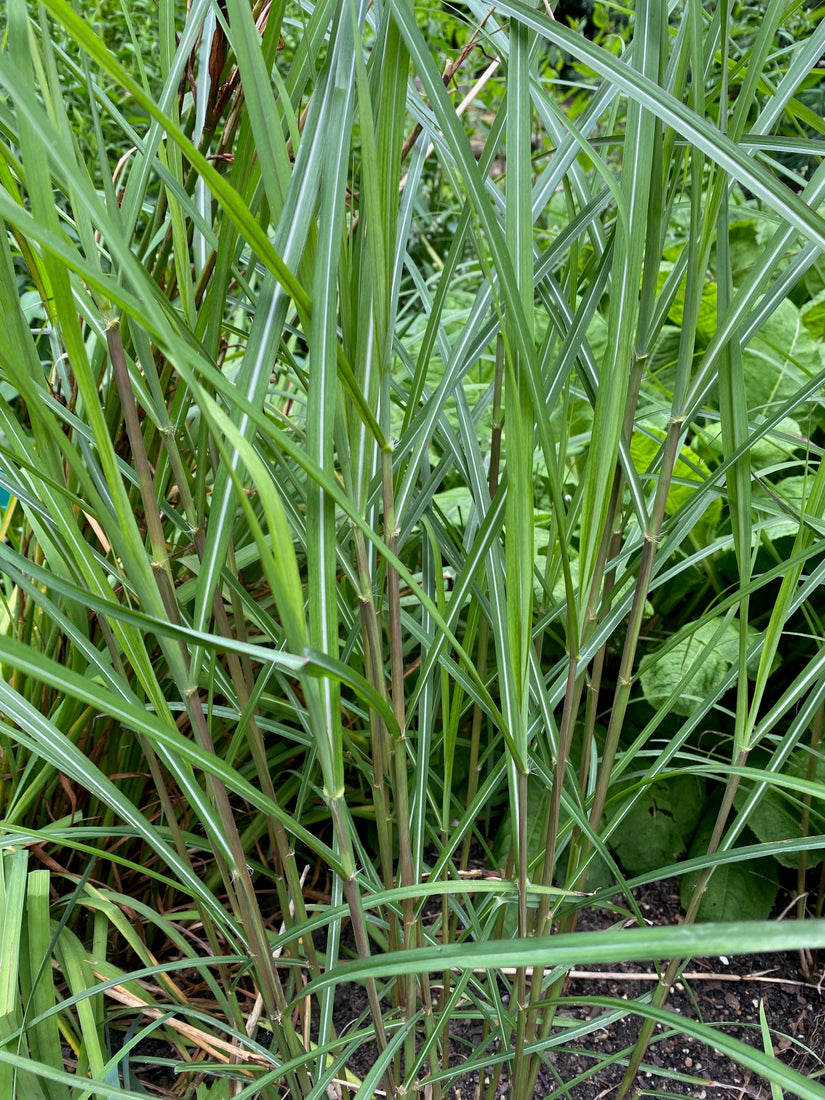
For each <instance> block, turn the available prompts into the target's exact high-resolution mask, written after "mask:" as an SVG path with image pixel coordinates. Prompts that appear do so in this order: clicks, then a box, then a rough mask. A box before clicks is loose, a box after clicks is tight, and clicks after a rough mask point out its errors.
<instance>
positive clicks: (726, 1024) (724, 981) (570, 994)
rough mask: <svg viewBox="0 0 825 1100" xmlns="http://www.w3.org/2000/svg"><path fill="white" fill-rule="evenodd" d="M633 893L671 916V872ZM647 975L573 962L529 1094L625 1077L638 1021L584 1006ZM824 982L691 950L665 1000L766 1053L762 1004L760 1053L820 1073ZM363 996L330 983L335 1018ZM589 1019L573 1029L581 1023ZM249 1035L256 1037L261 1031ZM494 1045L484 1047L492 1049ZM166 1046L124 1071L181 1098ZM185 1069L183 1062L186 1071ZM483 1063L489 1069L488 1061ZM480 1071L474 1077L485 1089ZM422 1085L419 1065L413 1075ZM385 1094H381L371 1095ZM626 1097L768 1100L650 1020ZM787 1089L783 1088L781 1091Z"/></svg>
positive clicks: (462, 1041) (589, 919)
mask: <svg viewBox="0 0 825 1100" xmlns="http://www.w3.org/2000/svg"><path fill="white" fill-rule="evenodd" d="M636 899H637V902H638V904H639V908H640V910H641V912H642V914H643V916H644V917H645V919H646V920H649V921H650V923H651V924H655V925H668V924H676V923H679V921H680V920H681V919H682V918H681V910H680V906H679V884H678V880H676V879H671V880H666V881H664V882H660V883H653V884H651V885H650V886H648V887H646V888H645V889H644V890H642V891H638V892H637V894H636ZM614 921H615V913H614V912H607V911H605V910H588V911H585V912H584V913H583V914H582V917H581V920H580V923H579V928H580V929H581V930H596V929H599V928H603V927H605V926H606V925H608V924H610V923H612V922H614ZM657 977H658V975H657V972H656V969H655V967H654V966H653V965H649V966H648V965H644V964H639V963H624V964H617V965H615V966H611V967H607V968H606V967H604V966H592V967H590V966H583V967H575V966H574V967H573V968H572V969H571V970H570V972H569V974H568V980H567V983H566V986H565V992H564V999H563V1003H562V1005H561V1007H560V1008H559V1009H558V1012H557V1017H556V1034H558V1035H559V1036H560V1037H561V1036H563V1035H564V1032H565V1031H570V1032H571V1035H572V1031H573V1029H575V1032H576V1037H575V1041H574V1040H573V1039H572V1038H571V1040H570V1041H569V1042H566V1043H565V1042H564V1041H563V1040H561V1041H560V1045H559V1046H558V1047H556V1048H554V1049H553V1050H552V1051H551V1052H550V1053H549V1055H548V1057H547V1059H546V1061H545V1064H544V1066H543V1068H542V1072H541V1074H540V1076H539V1080H538V1083H537V1085H536V1089H535V1092H534V1094H533V1100H546V1098H548V1097H551V1096H567V1097H569V1098H570V1100H608V1098H609V1097H611V1096H612V1095H615V1093H616V1090H617V1089H618V1086H619V1084H620V1083H621V1081H622V1078H623V1076H624V1071H625V1068H626V1065H627V1059H628V1056H629V1054H630V1051H631V1049H632V1047H633V1044H634V1042H635V1040H636V1037H637V1035H638V1033H639V1028H640V1018H639V1017H638V1016H637V1015H634V1014H633V1013H629V1012H628V1013H626V1014H624V1015H622V1016H619V1017H617V1015H616V1011H615V1009H607V1008H605V1007H603V1006H594V1005H592V1004H588V1003H586V1002H587V1001H588V999H591V998H594V997H610V998H614V999H616V1000H621V1001H625V1000H626V1001H632V1000H635V999H637V998H639V997H642V996H644V994H645V993H650V992H652V990H653V989H654V987H655V984H656V980H657ZM821 987H822V982H820V983H819V984H815V983H813V982H811V981H807V980H806V979H805V977H804V975H803V971H802V965H801V960H800V958H799V956H798V955H795V954H788V953H784V954H759V955H735V956H734V955H731V956H729V957H718V956H715V957H708V958H701V957H700V958H694V959H691V960H690V962H689V963H688V964H687V966H686V968H685V970H684V972H683V974H682V976H681V978H680V980H679V981H678V982H677V983H676V985H675V986H674V988H673V990H672V992H671V994H670V997H669V999H668V1001H667V1006H666V1007H667V1008H668V1009H669V1010H670V1011H671V1012H674V1013H676V1014H678V1015H680V1016H682V1017H684V1018H686V1019H688V1018H690V1019H694V1020H698V1021H700V1022H702V1023H704V1024H706V1025H708V1026H709V1027H711V1028H712V1029H714V1030H718V1031H719V1032H720V1033H723V1034H725V1035H727V1036H730V1037H733V1038H735V1039H738V1040H740V1041H741V1042H743V1043H747V1044H749V1045H750V1046H753V1047H756V1048H758V1049H759V1050H760V1051H765V1045H764V1041H763V1036H762V1030H761V1027H760V1006H761V1008H762V1009H763V1011H764V1015H765V1018H766V1020H767V1024H768V1027H769V1029H770V1039H771V1044H772V1048H771V1051H770V1053H771V1054H772V1056H773V1057H775V1058H777V1059H780V1060H781V1061H782V1062H784V1063H785V1064H786V1065H788V1066H790V1067H792V1068H793V1069H795V1070H796V1071H797V1072H799V1073H801V1074H803V1075H804V1076H806V1077H808V1078H823V1079H825V1004H823V994H822V988H821ZM366 1012H367V1008H366V996H365V993H364V990H363V989H362V988H361V987H360V986H358V985H344V986H340V987H339V988H338V990H337V994H336V1007H335V1026H336V1030H337V1033H338V1035H346V1034H347V1032H349V1031H350V1030H351V1029H352V1028H353V1026H364V1021H365V1017H366ZM582 1023H586V1024H588V1025H589V1026H588V1027H587V1028H586V1029H585V1032H584V1033H582V1029H581V1026H580V1025H581V1024H582ZM451 1034H452V1042H451V1063H452V1064H454V1065H460V1064H461V1063H462V1062H463V1061H465V1060H466V1059H468V1058H471V1057H473V1056H474V1055H475V1054H476V1053H477V1051H478V1047H479V1043H480V1042H481V1041H482V1035H481V1026H480V1023H479V1022H478V1020H477V1019H475V1018H469V1017H462V1015H461V1014H460V1013H459V1014H457V1016H456V1018H455V1019H454V1020H453V1027H452V1029H451ZM258 1038H259V1040H260V1041H261V1042H262V1043H263V1044H264V1045H266V1043H267V1039H266V1036H265V1034H264V1033H261V1034H259V1036H258ZM491 1049H492V1048H491ZM375 1056H376V1051H375V1048H374V1047H372V1046H370V1045H364V1046H361V1047H360V1048H359V1049H358V1050H357V1051H356V1053H355V1055H354V1057H353V1058H352V1059H351V1060H350V1062H349V1064H348V1069H349V1071H350V1073H351V1074H352V1075H353V1079H354V1080H351V1081H350V1082H349V1083H347V1082H345V1081H344V1080H343V1079H342V1080H341V1081H340V1084H339V1086H338V1088H339V1094H340V1095H341V1097H342V1098H345V1097H346V1096H347V1095H348V1094H349V1095H357V1085H356V1084H355V1083H354V1081H355V1080H363V1078H364V1077H365V1076H366V1074H367V1073H368V1072H369V1070H370V1069H371V1068H372V1065H373V1062H374V1059H375ZM175 1060H176V1059H175V1058H174V1054H172V1056H171V1059H170V1052H169V1051H168V1050H166V1051H164V1050H163V1049H162V1046H161V1044H158V1043H157V1042H156V1041H153V1043H152V1046H151V1047H149V1046H148V1044H147V1045H144V1046H143V1047H142V1048H141V1049H139V1051H137V1052H135V1053H133V1055H132V1059H131V1067H132V1071H133V1072H135V1074H136V1076H138V1077H139V1078H140V1080H141V1082H142V1083H143V1085H144V1087H146V1088H147V1089H149V1090H150V1091H151V1093H152V1094H153V1095H156V1096H157V1095H160V1096H172V1095H179V1092H176V1091H175V1083H176V1081H177V1085H178V1089H179V1087H180V1079H179V1078H176V1077H175V1075H174V1074H173V1073H172V1072H171V1063H172V1061H175ZM194 1068H195V1067H194V1066H192V1067H191V1068H190V1069H189V1073H191V1072H192V1070H193V1069H194ZM491 1068H492V1067H491ZM489 1072H490V1070H489V1069H488V1071H487V1074H486V1075H485V1078H484V1080H483V1081H482V1092H481V1095H482V1096H484V1095H485V1092H486V1085H487V1083H488V1082H489V1080H490V1078H489V1075H488V1074H489ZM478 1085H479V1081H478V1074H477V1073H475V1072H473V1073H467V1074H465V1075H463V1076H462V1077H460V1078H459V1080H458V1081H457V1082H456V1083H455V1085H454V1086H453V1088H452V1090H451V1091H450V1093H449V1095H450V1097H451V1098H452V1100H471V1098H473V1097H474V1096H476V1095H478V1092H477V1090H478ZM420 1086H421V1088H420V1092H421V1095H424V1096H426V1095H429V1090H428V1089H426V1073H424V1074H422V1078H421V1082H420ZM377 1095H383V1093H380V1092H379V1093H377ZM634 1095H635V1096H659V1097H664V1096H690V1097H696V1098H698V1100H713V1098H722V1097H725V1098H727V1100H770V1098H771V1089H770V1086H769V1084H768V1083H767V1082H766V1081H764V1080H763V1079H762V1078H761V1077H759V1076H757V1075H756V1074H753V1073H751V1072H750V1071H749V1070H748V1069H746V1068H744V1067H743V1066H741V1065H739V1064H737V1063H736V1062H734V1061H732V1060H731V1059H730V1058H729V1057H727V1056H726V1055H725V1054H723V1053H721V1052H720V1051H719V1050H718V1049H717V1048H716V1047H714V1045H713V1044H712V1043H707V1042H702V1041H699V1040H698V1039H695V1038H692V1037H690V1036H687V1035H684V1034H680V1033H677V1032H675V1031H673V1030H670V1029H668V1028H666V1027H663V1026H661V1025H657V1027H656V1030H655V1033H654V1036H653V1039H652V1042H651V1044H650V1047H649V1048H648V1051H647V1054H646V1056H645V1061H644V1064H643V1067H642V1069H641V1070H640V1072H639V1075H638V1077H637V1080H636V1084H635V1087H634ZM785 1095H786V1096H792V1095H794V1094H793V1093H790V1092H789V1091H787V1090H786V1091H785ZM496 1096H497V1097H509V1096H511V1090H510V1083H509V1079H508V1077H507V1074H506V1068H505V1070H503V1071H502V1072H501V1074H500V1080H499V1082H498V1087H497V1089H496Z"/></svg>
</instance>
